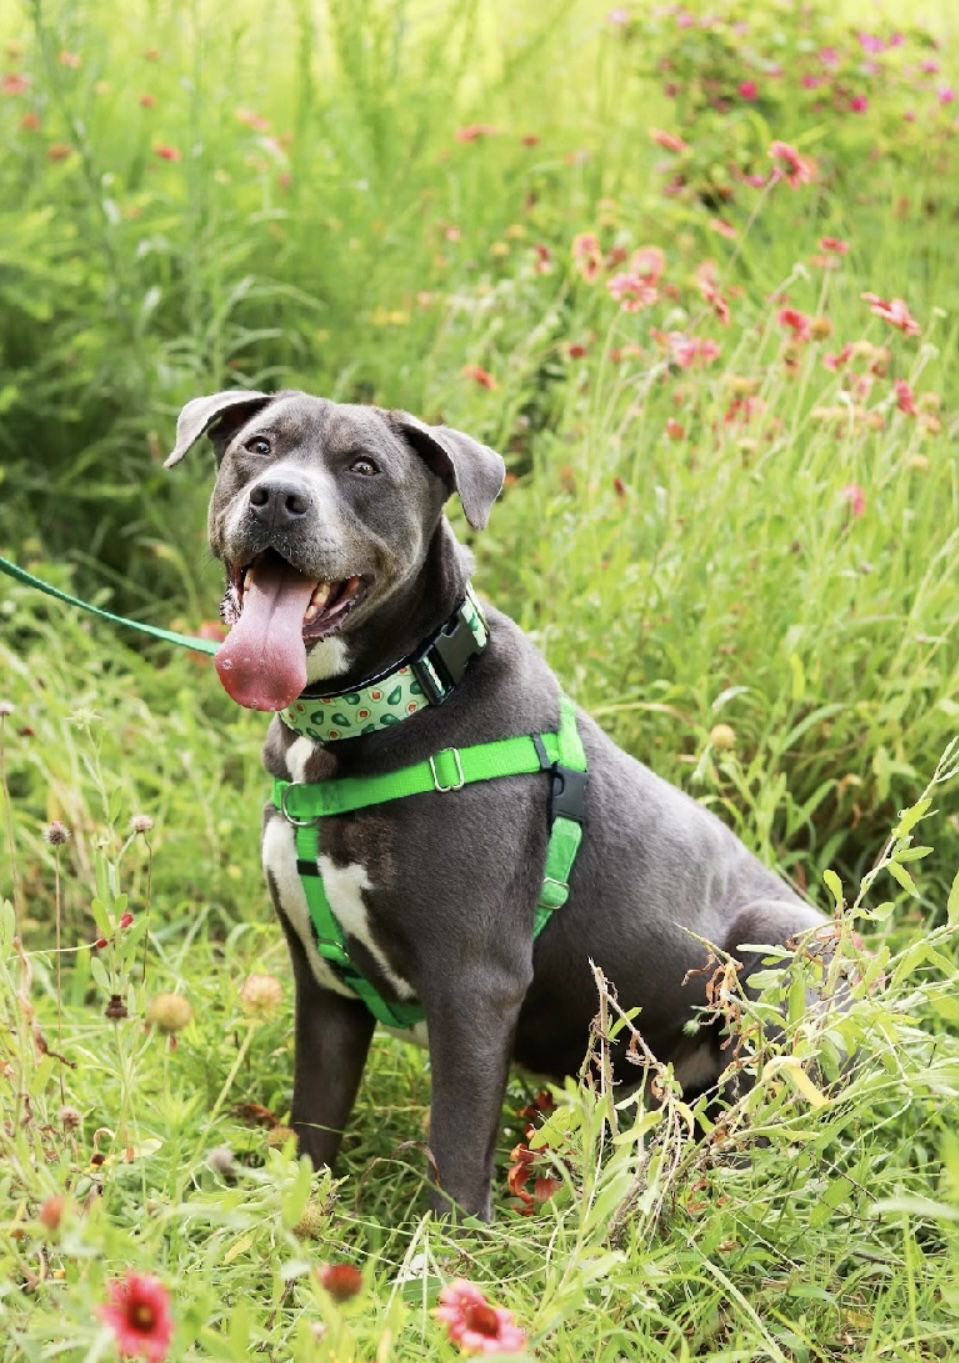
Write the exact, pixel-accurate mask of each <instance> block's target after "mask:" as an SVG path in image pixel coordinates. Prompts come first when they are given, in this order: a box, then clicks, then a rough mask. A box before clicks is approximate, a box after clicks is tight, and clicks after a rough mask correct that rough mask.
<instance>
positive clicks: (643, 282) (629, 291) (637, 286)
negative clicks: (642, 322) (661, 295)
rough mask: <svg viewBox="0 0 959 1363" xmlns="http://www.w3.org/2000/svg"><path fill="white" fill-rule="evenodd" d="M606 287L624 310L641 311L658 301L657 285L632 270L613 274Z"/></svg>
mask: <svg viewBox="0 0 959 1363" xmlns="http://www.w3.org/2000/svg"><path fill="white" fill-rule="evenodd" d="M606 287H607V289H608V290H609V292H610V296H611V297H613V298H615V299H616V301H617V303H619V304H620V306H621V307H622V309H623V312H641V311H642V309H643V308H648V307H649V306H650V304H652V303H655V302H656V285H655V284H651V283H650V282H649V280H648V279H645V278H643V277H642V276H641V275H638V274H634V273H632V272H628V271H627V272H624V273H623V274H616V275H613V277H612V279H608V280H607V281H606Z"/></svg>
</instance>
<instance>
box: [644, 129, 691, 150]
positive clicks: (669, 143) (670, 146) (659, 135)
mask: <svg viewBox="0 0 959 1363" xmlns="http://www.w3.org/2000/svg"><path fill="white" fill-rule="evenodd" d="M649 135H650V137H651V138H652V139H653V141H654V142H655V143H656V145H657V147H662V148H663V149H664V150H665V151H676V152H679V151H685V150H686V143H685V142H684V141H683V139H682V138H681V137H676V136H675V134H674V133H667V132H663V130H662V128H650V130H649Z"/></svg>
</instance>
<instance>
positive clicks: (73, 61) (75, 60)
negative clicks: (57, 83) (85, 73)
mask: <svg viewBox="0 0 959 1363" xmlns="http://www.w3.org/2000/svg"><path fill="white" fill-rule="evenodd" d="M57 60H58V61H59V63H60V65H61V66H68V67H69V68H70V70H71V71H76V69H77V68H78V67H79V65H80V54H79V52H61V53H60V55H59V56H58V58H57Z"/></svg>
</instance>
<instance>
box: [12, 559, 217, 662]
mask: <svg viewBox="0 0 959 1363" xmlns="http://www.w3.org/2000/svg"><path fill="white" fill-rule="evenodd" d="M0 573H6V575H7V577H12V578H13V579H14V580H15V581H16V582H22V583H23V584H24V585H25V586H27V587H36V589H37V591H40V592H45V593H46V595H47V596H53V597H55V598H56V599H57V601H65V602H66V604H67V605H68V606H78V607H79V608H80V610H82V611H89V613H90V614H91V615H98V616H99V617H100V619H101V620H109V621H110V623H111V624H113V625H126V626H127V628H128V629H138V630H139V631H140V633H141V634H149V635H151V636H152V637H153V638H154V639H162V640H163V642H164V643H165V644H176V645H177V646H178V647H179V648H192V649H195V650H196V652H197V653H210V654H212V653H215V652H216V651H217V649H218V648H219V647H220V645H219V644H218V643H215V642H214V641H213V640H212V639H197V638H195V637H194V636H193V635H192V634H178V633H177V631H176V630H173V629H160V627H159V626H158V625H145V624H143V623H142V621H140V620H128V619H127V618H126V616H124V615H114V614H113V612H112V611H105V610H101V609H100V607H99V606H91V605H90V603H89V601H81V600H80V598H79V597H78V596H71V595H70V593H69V592H64V591H61V590H60V588H59V587H53V586H51V584H50V583H49V582H44V581H42V579H41V578H39V577H34V576H33V574H32V573H28V572H27V571H26V570H25V569H24V568H18V567H17V565H16V564H15V563H11V562H10V560H9V559H8V558H4V557H3V555H2V554H0Z"/></svg>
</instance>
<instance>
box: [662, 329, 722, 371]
mask: <svg viewBox="0 0 959 1363" xmlns="http://www.w3.org/2000/svg"><path fill="white" fill-rule="evenodd" d="M650 335H651V336H652V338H653V340H654V341H655V342H656V343H657V345H660V346H662V347H663V348H664V349H665V350H666V351H667V353H668V355H669V360H670V363H671V364H678V365H679V367H680V369H690V368H691V367H692V366H693V365H694V364H695V363H696V361H697V360H701V361H702V362H703V363H704V364H711V363H712V361H713V360H716V359H718V358H719V354H720V350H719V346H718V345H717V344H716V342H715V341H710V340H706V339H703V338H702V337H699V336H687V335H686V333H685V332H683V331H669V332H662V331H657V330H656V329H655V328H653V329H652V330H651V332H650Z"/></svg>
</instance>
